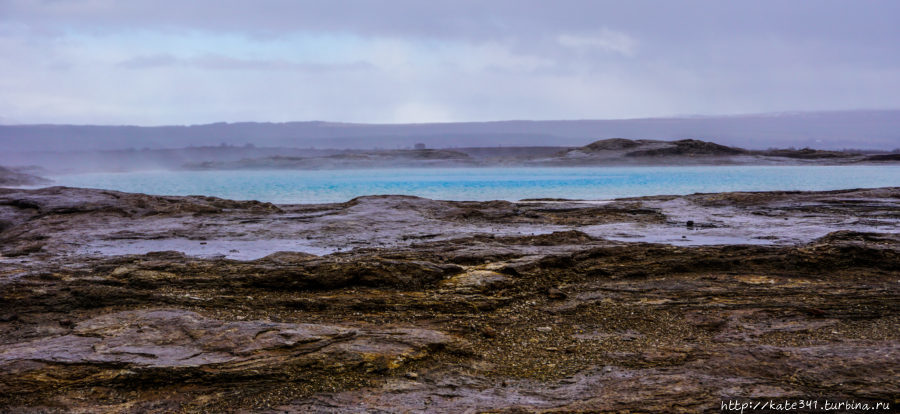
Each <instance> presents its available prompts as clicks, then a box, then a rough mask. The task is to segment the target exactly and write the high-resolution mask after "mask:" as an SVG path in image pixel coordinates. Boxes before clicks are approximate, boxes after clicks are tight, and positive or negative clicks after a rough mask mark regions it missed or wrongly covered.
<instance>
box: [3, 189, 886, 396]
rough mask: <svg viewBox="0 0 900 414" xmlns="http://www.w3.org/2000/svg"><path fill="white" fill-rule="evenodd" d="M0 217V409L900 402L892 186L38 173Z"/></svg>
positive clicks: (12, 195) (7, 195)
mask: <svg viewBox="0 0 900 414" xmlns="http://www.w3.org/2000/svg"><path fill="white" fill-rule="evenodd" d="M688 220H690V221H692V222H693V225H692V226H690V227H689V226H687V225H686V223H687V221H688ZM0 222H2V223H3V227H2V228H0V252H2V257H0V303H2V304H3V307H2V309H0V407H2V408H3V409H2V410H0V411H10V412H72V411H75V412H78V411H82V412H273V413H274V412H285V411H287V412H482V411H489V412H498V411H499V412H537V411H562V412H572V411H575V412H578V411H587V412H595V411H638V412H640V411H667V412H696V411H718V410H719V404H720V401H722V400H723V399H724V400H727V399H729V398H731V399H764V398H805V399H812V398H833V399H837V398H844V399H855V400H857V401H863V400H866V401H887V402H893V403H900V401H898V400H897V396H898V395H900V380H898V378H900V375H898V374H900V329H898V328H900V316H898V315H900V313H898V311H900V237H898V233H900V232H898V231H897V230H898V229H897V226H898V225H900V189H897V188H882V189H867V190H847V191H833V192H815V193H803V192H774V193H726V194H696V195H690V196H683V197H675V196H659V197H646V198H639V199H625V200H614V201H609V202H586V201H568V200H531V201H522V202H517V203H510V202H485V203H479V202H449V201H434V200H426V199H421V198H416V197H401V196H382V197H361V198H358V199H354V200H351V201H349V202H347V203H341V204H330V205H278V206H276V205H271V204H266V203H257V202H235V201H229V200H221V199H215V198H209V197H154V196H146V195H139V194H126V193H117V192H112V191H101V190H84V189H71V188H61V187H54V188H47V189H40V190H11V189H2V190H0ZM681 236H685V238H684V239H682V237H681ZM726 236H728V237H726ZM688 237H690V238H688ZM765 237H768V238H765ZM273 240H275V241H276V242H273ZM645 240H646V241H656V242H658V243H647V242H645ZM681 240H686V241H681ZM723 240H724V242H723ZM145 242H149V243H147V244H142V243H145ZM238 242H241V243H244V244H240V243H238ZM154 243H155V244H154ZM166 243H168V244H166ZM201 243H203V244H201ZM255 244H259V245H260V246H262V247H259V246H256V247H253V246H254V245H255ZM157 245H163V246H167V247H173V249H167V250H174V251H153V249H152V247H155V246H157ZM123 246H124V247H123ZM128 246H131V247H128ZM203 246H206V247H203ZM239 246H250V247H253V248H254V249H255V250H253V251H252V253H253V254H252V255H251V254H248V255H247V257H244V256H241V255H240V254H229V253H231V252H229V250H232V249H233V248H235V247H239ZM280 247H288V248H285V249H279V248H280ZM117 249H118V250H117ZM142 249H144V250H142ZM276 249H277V250H276ZM338 249H340V250H338ZM164 250H166V249H164ZM278 250H285V251H281V252H279V251H278ZM240 253H242V254H243V252H240ZM235 256H237V258H242V259H243V260H236V257H235Z"/></svg>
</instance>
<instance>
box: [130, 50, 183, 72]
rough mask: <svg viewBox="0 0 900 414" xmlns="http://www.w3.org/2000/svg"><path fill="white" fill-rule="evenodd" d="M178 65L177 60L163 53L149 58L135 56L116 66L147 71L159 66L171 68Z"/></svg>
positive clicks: (178, 61)
mask: <svg viewBox="0 0 900 414" xmlns="http://www.w3.org/2000/svg"><path fill="white" fill-rule="evenodd" d="M178 63H180V60H179V59H178V58H176V57H175V56H172V55H170V54H168V53H163V54H157V55H149V56H136V57H133V58H131V59H127V60H123V61H121V62H119V63H118V65H117V66H119V67H122V68H126V69H147V68H157V67H161V66H172V65H176V64H178Z"/></svg>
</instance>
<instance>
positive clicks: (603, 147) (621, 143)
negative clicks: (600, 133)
mask: <svg viewBox="0 0 900 414" xmlns="http://www.w3.org/2000/svg"><path fill="white" fill-rule="evenodd" d="M640 145H641V143H640V142H639V141H634V140H630V139H625V138H610V139H602V140H600V141H594V142H592V143H590V144H588V145H585V146H584V147H582V149H584V150H588V151H618V150H625V149H630V148H635V147H638V146H640Z"/></svg>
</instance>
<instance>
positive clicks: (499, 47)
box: [0, 0, 900, 123]
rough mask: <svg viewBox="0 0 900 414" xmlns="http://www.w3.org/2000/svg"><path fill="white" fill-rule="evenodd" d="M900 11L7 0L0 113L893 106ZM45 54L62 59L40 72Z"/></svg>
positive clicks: (370, 114) (633, 0) (692, 1)
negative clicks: (309, 43)
mask: <svg viewBox="0 0 900 414" xmlns="http://www.w3.org/2000/svg"><path fill="white" fill-rule="evenodd" d="M897 16H900V2H898V1H893V0H871V1H864V2H859V1H850V0H847V1H838V0H820V1H805V2H801V1H783V0H747V1H721V0H684V1H656V0H628V1H601V0H557V1H553V2H549V1H545V0H491V1H484V0H447V1H438V0H430V1H422V0H392V1H380V0H345V1H322V0H256V1H252V2H251V1H244V0H193V1H171V0H129V1H116V0H69V1H33V0H0V78H6V79H15V80H16V82H6V83H4V82H3V81H2V80H0V95H2V96H4V97H6V98H7V99H4V100H0V101H2V102H0V111H2V112H4V113H5V115H8V116H10V117H14V118H15V119H19V120H24V121H28V120H30V119H41V120H46V119H47V118H46V117H48V116H52V113H53V112H52V111H53V110H54V109H55V108H64V107H73V106H74V105H72V104H71V103H72V102H78V103H79V104H80V105H81V106H84V105H87V104H93V106H91V107H92V108H93V107H96V108H101V109H98V111H99V112H98V113H97V114H96V115H95V116H93V117H91V118H90V119H91V120H95V121H96V120H103V119H114V120H116V121H122V120H124V121H127V120H128V119H130V118H129V117H132V116H136V115H133V114H146V113H148V112H150V110H151V109H152V110H153V111H155V112H153V113H152V114H151V115H141V116H147V117H148V118H135V120H134V121H133V122H152V123H166V122H213V121H223V120H224V121H239V120H248V119H258V120H267V119H273V120H304V119H327V120H335V121H368V122H391V121H429V120H435V119H440V120H490V119H504V118H519V119H522V118H537V119H547V118H609V117H644V116H665V115H674V114H696V113H703V114H726V113H741V112H770V111H785V110H829V109H855V108H900V50H898V48H897V46H896V45H897V44H898V43H900V24H898V17H897ZM73 33H75V34H78V35H79V36H78V39H77V40H78V41H80V42H86V43H88V44H96V45H100V46H97V47H96V48H94V49H92V50H91V51H92V52H94V53H95V55H89V56H86V57H82V55H81V53H80V52H82V49H80V48H79V45H78V44H77V42H72V41H71V37H72V34H73ZM144 33H151V34H159V33H166V34H170V35H172V34H174V37H176V38H177V37H178V36H180V35H181V34H192V33H201V34H202V36H200V37H205V38H210V37H213V38H214V37H217V36H228V37H229V39H233V38H235V37H237V38H240V39H242V40H246V41H247V43H250V44H254V45H260V46H261V47H264V46H265V45H266V44H276V43H278V42H281V43H282V44H283V43H285V42H291V41H293V40H292V39H296V38H300V37H303V36H307V35H312V36H307V38H315V36H316V35H324V36H326V37H327V36H337V37H341V36H343V37H344V38H348V37H349V38H351V39H353V38H356V39H364V40H365V41H373V40H377V41H384V42H388V43H390V42H396V43H398V44H401V45H406V46H410V49H413V50H414V51H415V50H427V51H428V52H429V53H430V52H433V50H444V49H441V48H445V49H446V50H452V51H454V52H452V53H447V54H445V55H441V54H439V53H438V55H439V56H437V57H435V56H425V57H423V56H422V54H419V55H416V54H415V53H407V54H406V55H403V54H404V53H406V51H403V50H401V51H400V52H398V56H397V62H400V63H397V64H395V65H392V64H391V62H393V60H392V59H394V56H393V55H391V53H393V52H394V51H391V50H388V51H385V52H384V54H383V55H378V53H376V52H373V53H372V54H370V55H366V56H360V57H359V59H358V60H356V58H355V56H353V57H352V58H351V60H355V61H352V62H349V63H328V61H327V59H325V58H324V57H321V56H317V55H316V52H307V54H305V55H302V59H301V58H299V57H298V56H300V55H288V54H283V55H277V54H273V53H260V54H259V56H254V55H253V54H252V53H242V52H246V51H235V50H230V51H229V50H227V49H226V48H216V47H215V45H210V47H208V48H206V47H203V46H205V45H201V46H200V47H197V48H194V49H190V48H187V49H177V48H174V47H171V48H169V47H168V46H167V45H166V44H162V45H159V44H156V45H149V46H148V47H147V48H146V50H134V51H131V50H128V51H126V52H122V51H121V50H116V51H113V52H110V53H109V54H108V55H105V54H103V52H104V50H103V47H104V46H103V45H105V43H103V41H104V39H114V38H116V37H124V36H122V35H123V34H128V35H134V36H132V38H138V39H139V38H140V34H144ZM91 42H95V43H91ZM364 47H369V46H368V45H366V46H364ZM51 49H52V50H51ZM88 49H90V48H88ZM276 49H277V48H276ZM362 52H366V50H363V51H362ZM128 53H133V54H134V55H136V56H133V57H130V58H129V57H127V54H128ZM142 53H143V55H142ZM379 53H380V52H379ZM51 55H52V56H51ZM98 55H99V56H98ZM123 55H124V56H123ZM107 58H108V59H107ZM320 58H321V61H320V60H319V59H320ZM294 59H301V60H294ZM341 59H343V60H348V59H347V58H346V56H342V57H341ZM403 59H406V60H403ZM417 59H419V60H418V61H417ZM428 59H433V60H428ZM338 60H340V59H338ZM55 61H63V62H72V68H71V69H69V70H67V71H65V73H61V74H58V76H57V74H54V75H53V76H51V75H48V74H47V73H46V72H42V71H44V70H46V68H48V67H49V66H50V63H52V62H55ZM117 62H118V63H117ZM440 62H446V64H443V65H442V64H440ZM102 65H106V67H99V66H102ZM123 69H124V70H123ZM185 69H191V70H185ZM104 70H106V71H107V72H104ZM48 79H49V81H48ZM108 79H115V81H116V82H118V83H119V84H132V85H134V86H135V87H134V88H131V89H130V90H129V93H128V95H126V94H124V93H123V92H122V91H121V90H119V89H116V88H112V87H111V86H108V85H109V84H110V82H108V81H107V80H108ZM211 96H215V97H216V99H214V100H213V99H211V98H210V97H211ZM347 96H353V99H348V98H347ZM47 97H52V98H54V99H53V100H50V99H48V98H47ZM13 98H15V99H13ZM179 105H183V106H184V107H185V108H182V107H179ZM188 106H189V107H190V108H189V109H187V108H186V107H188ZM110 108H112V109H110ZM105 111H109V112H105ZM113 111H121V112H113ZM61 113H66V112H64V111H63V112H61ZM78 116H80V114H79V115H78ZM429 117H432V118H429ZM79 119H80V118H78V117H77V116H76V115H72V117H71V118H65V119H63V120H64V121H67V122H79Z"/></svg>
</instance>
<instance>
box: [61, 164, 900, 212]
mask: <svg viewBox="0 0 900 414" xmlns="http://www.w3.org/2000/svg"><path fill="white" fill-rule="evenodd" d="M52 178H53V179H54V180H55V181H56V183H55V184H57V185H66V186H73V187H88V188H104V189H111V190H119V191H127V192H137V193H147V194H159V195H209V196H215V197H222V198H228V199H235V200H260V201H269V202H273V203H330V202H343V201H347V200H349V199H351V198H354V197H358V196H362V195H375V194H407V195H416V196H421V197H427V198H431V199H441V200H520V199H525V198H569V199H585V200H603V199H611V198H619V197H635V196H646V195H658V194H691V193H697V192H722V191H773V190H808V191H811V190H836V189H848V188H869V187H885V186H900V166H883V165H854V166H691V167H578V168H434V169H424V168H403V169H366V170H312V171H310V170H302V171H301V170H270V171H140V172H126V173H88V174H71V175H61V176H56V177H52Z"/></svg>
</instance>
